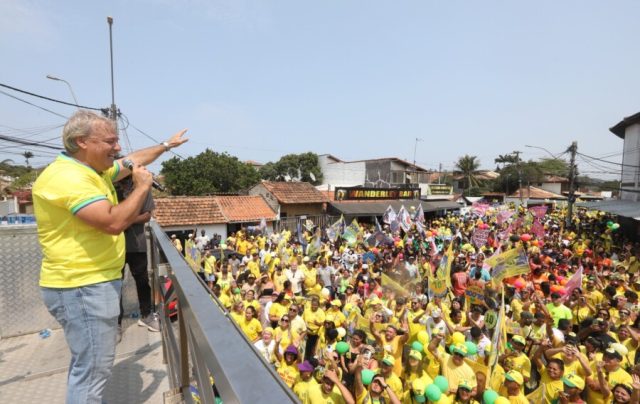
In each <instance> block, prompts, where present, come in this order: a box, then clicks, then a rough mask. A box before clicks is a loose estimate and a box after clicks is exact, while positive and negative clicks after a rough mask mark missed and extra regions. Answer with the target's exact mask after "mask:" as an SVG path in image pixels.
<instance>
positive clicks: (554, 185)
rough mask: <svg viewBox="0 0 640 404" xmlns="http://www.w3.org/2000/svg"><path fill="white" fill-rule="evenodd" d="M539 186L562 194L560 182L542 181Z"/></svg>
mask: <svg viewBox="0 0 640 404" xmlns="http://www.w3.org/2000/svg"><path fill="white" fill-rule="evenodd" d="M539 188H540V189H544V190H545V191H549V192H553V193H554V194H556V195H562V184H561V183H559V182H543V183H542V185H540V187H539Z"/></svg>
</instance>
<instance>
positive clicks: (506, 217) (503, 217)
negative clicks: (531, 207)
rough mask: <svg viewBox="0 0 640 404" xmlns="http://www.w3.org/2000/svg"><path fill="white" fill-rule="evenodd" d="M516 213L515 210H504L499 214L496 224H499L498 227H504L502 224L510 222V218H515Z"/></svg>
mask: <svg viewBox="0 0 640 404" xmlns="http://www.w3.org/2000/svg"><path fill="white" fill-rule="evenodd" d="M515 213H516V212H515V211H513V210H503V211H502V212H500V213H498V215H497V216H496V223H498V225H502V223H504V222H506V221H507V220H509V218H510V217H511V216H513V215H514V214H515Z"/></svg>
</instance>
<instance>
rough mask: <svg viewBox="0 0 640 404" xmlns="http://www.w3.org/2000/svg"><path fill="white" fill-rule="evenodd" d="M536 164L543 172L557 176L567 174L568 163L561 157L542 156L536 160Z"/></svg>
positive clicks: (565, 175) (566, 175)
mask: <svg viewBox="0 0 640 404" xmlns="http://www.w3.org/2000/svg"><path fill="white" fill-rule="evenodd" d="M538 166H539V167H540V170H541V171H542V172H543V173H544V174H551V175H557V176H559V177H568V176H569V163H567V162H566V161H565V160H562V159H551V158H543V159H540V161H539V162H538Z"/></svg>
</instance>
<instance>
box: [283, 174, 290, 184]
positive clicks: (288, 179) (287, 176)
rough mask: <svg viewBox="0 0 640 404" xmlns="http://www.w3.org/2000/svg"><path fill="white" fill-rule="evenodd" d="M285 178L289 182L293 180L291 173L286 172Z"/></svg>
mask: <svg viewBox="0 0 640 404" xmlns="http://www.w3.org/2000/svg"><path fill="white" fill-rule="evenodd" d="M284 180H285V181H287V182H289V181H291V176H290V175H289V174H285V175H284Z"/></svg>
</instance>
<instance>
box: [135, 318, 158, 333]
mask: <svg viewBox="0 0 640 404" xmlns="http://www.w3.org/2000/svg"><path fill="white" fill-rule="evenodd" d="M138 325H139V326H140V327H147V329H148V330H149V331H153V332H160V319H159V318H158V314H156V313H151V314H149V315H148V316H146V317H143V318H141V319H139V320H138Z"/></svg>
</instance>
